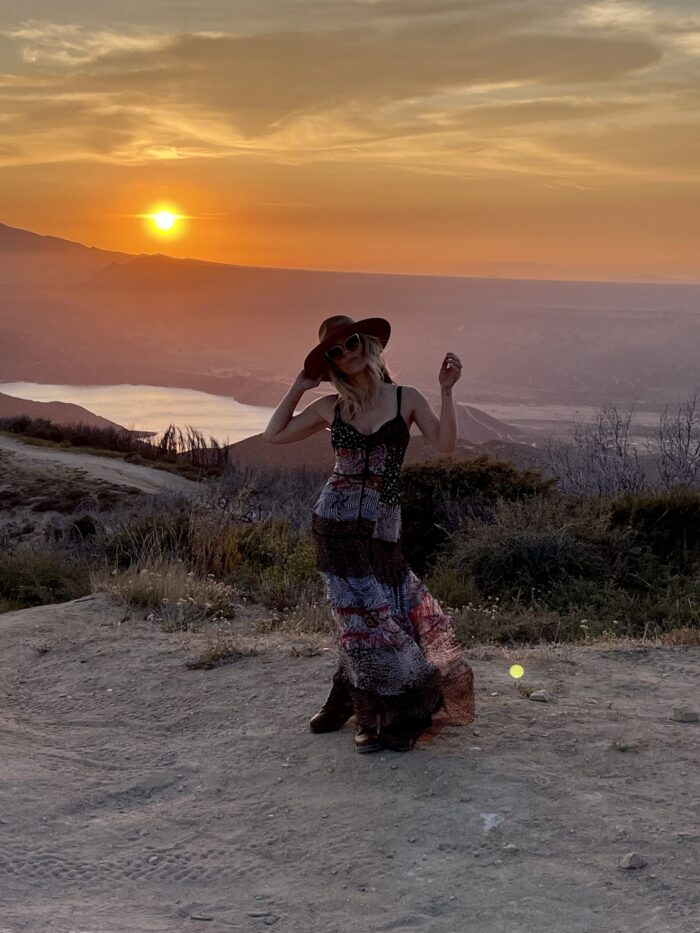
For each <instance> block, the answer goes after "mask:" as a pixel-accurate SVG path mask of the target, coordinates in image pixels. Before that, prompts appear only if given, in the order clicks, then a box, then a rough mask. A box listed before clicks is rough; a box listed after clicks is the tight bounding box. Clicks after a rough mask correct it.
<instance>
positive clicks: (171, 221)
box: [152, 211, 178, 230]
mask: <svg viewBox="0 0 700 933" xmlns="http://www.w3.org/2000/svg"><path fill="white" fill-rule="evenodd" d="M152 217H153V220H154V222H155V225H156V226H157V227H158V228H159V229H160V230H170V229H171V228H172V227H174V226H175V221H176V220H177V219H178V218H177V217H176V216H175V214H171V213H170V211H159V212H158V213H157V214H153V215H152Z"/></svg>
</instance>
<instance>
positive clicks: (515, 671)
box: [508, 664, 525, 680]
mask: <svg viewBox="0 0 700 933" xmlns="http://www.w3.org/2000/svg"><path fill="white" fill-rule="evenodd" d="M508 673H509V674H510V676H511V677H515V678H516V680H517V679H518V678H519V677H522V676H523V674H524V673H525V670H524V669H523V668H522V667H521V666H520V664H512V665H511V666H510V669H509V671H508Z"/></svg>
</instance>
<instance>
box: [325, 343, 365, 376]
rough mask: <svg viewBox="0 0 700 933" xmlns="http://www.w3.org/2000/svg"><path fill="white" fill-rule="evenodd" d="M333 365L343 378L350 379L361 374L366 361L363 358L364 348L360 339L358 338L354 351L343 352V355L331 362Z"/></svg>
mask: <svg viewBox="0 0 700 933" xmlns="http://www.w3.org/2000/svg"><path fill="white" fill-rule="evenodd" d="M333 363H334V364H335V365H336V366H337V367H338V369H339V370H340V372H341V373H342V374H343V375H344V376H350V377H352V376H356V375H357V374H358V373H361V372H362V370H363V369H364V368H365V366H367V359H366V357H365V348H364V346H363V345H362V338H360V342H359V343H358V345H357V346H356V347H355V349H354V350H350V351H348V350H344V351H343V355H342V356H339V357H337V358H336V359H335V360H333Z"/></svg>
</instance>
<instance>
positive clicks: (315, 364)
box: [304, 314, 391, 382]
mask: <svg viewBox="0 0 700 933" xmlns="http://www.w3.org/2000/svg"><path fill="white" fill-rule="evenodd" d="M354 333H358V334H369V335H370V336H372V337H378V338H379V340H381V343H382V347H385V346H386V345H387V343H388V342H389V335H390V334H391V324H390V323H389V322H388V321H387V320H386V318H383V317H365V318H362V319H361V320H359V321H353V319H352V318H351V317H348V315H347V314H335V315H333V317H327V318H326V320H325V321H324V322H323V323H322V324H321V326H320V327H319V329H318V339H319V341H320V342H319V343H318V345H317V346H315V347H314V348H313V350H312V351H311V352H310V353H309V354H308V355H307V357H306V359H305V360H304V373H305V375H306V376H308V378H309V379H318V377H319V376H321V382H330V380H329V378H328V372H327V367H328V362H329V361H328V358H327V357H326V350H328V349H330V348H331V347H332V346H335V344H336V343H342V342H343V340H345V338H346V337H349V336H350V334H354Z"/></svg>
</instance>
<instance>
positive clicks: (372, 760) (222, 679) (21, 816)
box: [0, 596, 700, 933]
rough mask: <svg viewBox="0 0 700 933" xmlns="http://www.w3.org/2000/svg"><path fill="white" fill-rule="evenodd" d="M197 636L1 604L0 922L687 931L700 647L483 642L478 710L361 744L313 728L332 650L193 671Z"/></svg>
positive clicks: (697, 925) (282, 642)
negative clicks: (678, 712)
mask: <svg viewBox="0 0 700 933" xmlns="http://www.w3.org/2000/svg"><path fill="white" fill-rule="evenodd" d="M244 625H245V622H244V621H243V622H242V623H241V626H244ZM241 626H239V627H241ZM205 641H206V636H204V635H201V634H190V633H178V634H169V633H164V632H161V631H160V630H159V629H157V628H155V627H154V626H153V625H152V624H150V623H148V622H146V621H145V620H143V619H142V618H140V617H139V616H136V615H133V614H130V613H128V612H127V611H125V610H124V609H122V608H120V607H119V606H115V605H114V604H111V603H109V602H108V601H107V599H106V598H105V597H104V596H88V597H85V598H83V599H80V600H76V601H74V602H71V603H66V604H63V605H60V606H44V607H39V608H36V609H29V610H24V611H21V612H14V613H9V614H5V615H3V616H0V644H1V645H2V652H1V655H0V691H1V692H2V702H1V704H0V728H1V729H2V756H1V757H0V789H1V790H2V798H1V799H2V812H1V814H0V838H1V842H2V844H1V845H0V905H1V906H0V931H2V933H9V931H12V933H15V931H32V933H35V931H39V930H51V931H55V933H68V931H72V933H77V931H83V933H88V931H89V933H122V931H124V933H126V931H129V933H137V931H138V933H141V931H143V933H161V931H163V933H166V931H167V933H175V931H196V930H208V931H230V930H237V931H238V930H240V931H251V933H254V931H259V930H264V929H267V928H268V927H272V928H274V929H275V930H277V931H285V933H297V931H298V933H335V931H338V933H340V931H343V933H346V931H349V933H359V931H362V933H365V931H392V933H402V931H431V933H450V931H455V933H464V931H469V933H471V931H475V933H477V931H478V933H482V931H483V933H505V931H508V933H623V931H624V933H627V931H629V933H697V931H698V930H699V929H700V890H699V889H698V885H697V866H698V855H699V854H700V852H699V842H700V826H699V824H698V781H697V775H698V758H699V756H698V737H699V736H700V726H699V725H698V723H681V722H675V721H673V720H672V719H671V715H672V709H673V707H674V706H677V705H681V704H690V705H694V706H695V708H697V707H698V705H699V703H698V700H699V696H698V683H699V680H700V678H699V674H700V649H698V648H690V647H659V648H655V647H650V648H647V647H644V646H641V647H627V648H621V647H618V648H616V647H611V646H607V647H605V646H576V647H570V646H569V647H567V646H563V647H561V648H555V649H548V650H543V649H537V650H530V651H527V650H515V649H511V650H510V651H508V652H505V651H503V650H501V649H498V648H491V649H483V648H477V649H474V650H473V651H469V652H467V657H468V659H469V661H470V663H471V664H472V667H473V669H474V674H475V682H476V690H477V697H476V701H477V716H476V720H475V722H474V723H473V724H472V725H471V726H468V727H462V728H461V729H450V730H445V731H444V732H443V733H442V734H441V735H440V736H439V737H438V738H437V739H436V740H434V741H433V743H432V744H430V745H421V746H418V747H417V748H416V749H415V750H414V751H412V752H410V753H408V754H403V755H402V754H398V753H394V752H390V751H383V752H381V753H378V754H372V755H358V754H356V753H355V751H354V748H353V743H352V738H353V728H352V725H351V723H349V724H348V725H347V726H346V727H344V728H343V729H342V730H341V731H340V732H337V733H332V734H328V735H320V736H319V735H313V734H312V733H310V732H309V731H308V730H307V720H308V717H309V716H310V715H311V714H312V713H313V712H315V711H316V709H317V708H318V706H319V705H320V703H321V702H322V701H323V700H324V699H325V696H326V693H327V689H328V686H329V682H330V675H331V671H332V669H333V664H334V651H333V649H332V648H331V649H330V650H319V653H317V654H311V655H310V656H305V653H304V650H301V651H300V650H298V649H299V644H300V643H299V642H298V640H297V641H293V640H292V641H289V640H288V639H280V638H279V636H277V638H276V639H275V638H274V637H273V638H269V639H262V638H261V639H260V640H259V642H258V643H259V646H260V648H261V653H260V654H259V655H257V656H252V657H246V658H242V659H240V660H238V661H236V662H234V663H232V664H229V665H226V666H223V667H219V668H216V669H214V670H210V671H191V670H188V669H187V668H186V666H185V665H186V662H187V660H189V659H191V658H192V657H193V656H195V655H196V654H197V653H198V652H199V650H201V648H202V646H203V645H204V643H205ZM303 647H304V646H303V645H302V648H303ZM513 661H520V662H521V663H522V664H523V666H524V667H525V677H524V682H526V683H528V684H530V685H531V686H536V687H542V688H544V689H546V690H548V691H549V692H550V694H551V695H552V697H553V699H552V701H551V702H549V703H540V702H534V701H533V700H530V699H528V698H527V697H526V696H524V695H523V694H522V693H521V692H519V691H518V690H517V689H516V688H515V686H514V682H513V681H512V679H511V678H510V676H509V675H508V666H509V664H510V663H512V662H513ZM632 851H634V852H638V853H640V854H641V856H643V858H644V859H645V860H646V865H645V866H644V867H642V868H636V869H623V868H620V867H618V865H619V863H620V860H621V859H622V858H623V857H624V856H625V855H626V854H627V853H630V852H632Z"/></svg>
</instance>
